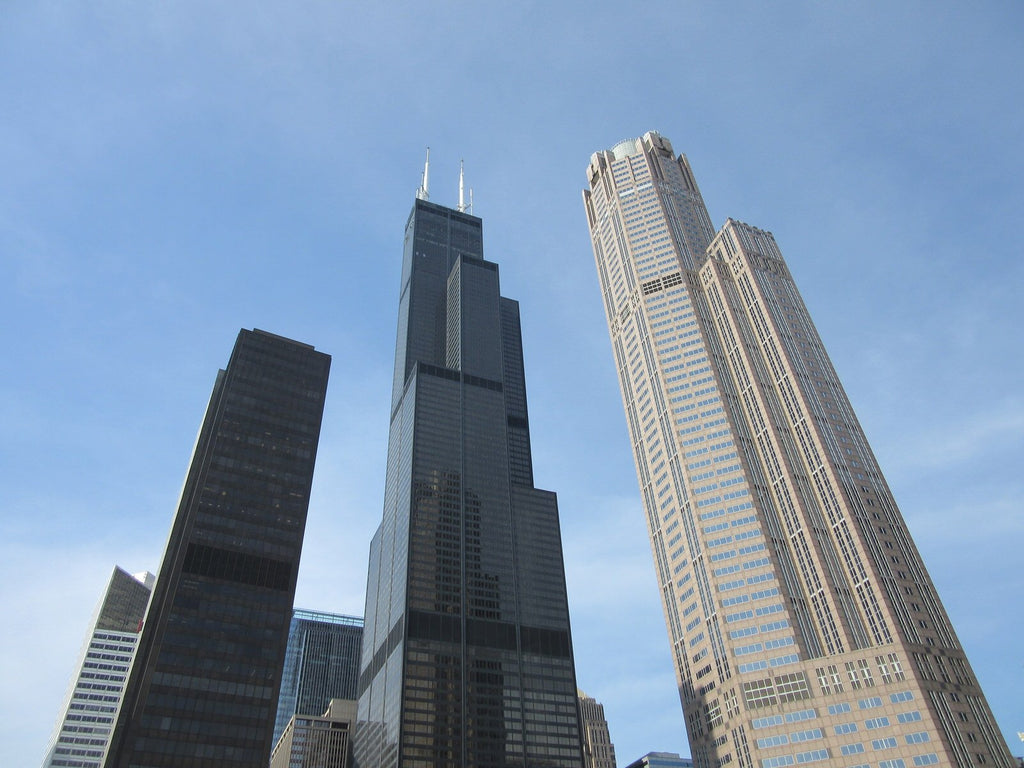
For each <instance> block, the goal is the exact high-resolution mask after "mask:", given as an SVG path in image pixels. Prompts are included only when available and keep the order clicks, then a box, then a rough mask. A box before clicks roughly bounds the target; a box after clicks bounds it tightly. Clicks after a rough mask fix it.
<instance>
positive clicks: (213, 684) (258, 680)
mask: <svg viewBox="0 0 1024 768" xmlns="http://www.w3.org/2000/svg"><path fill="white" fill-rule="evenodd" d="M329 368H330V357H328V356H327V355H325V354H323V353H321V352H317V351H316V350H314V349H313V347H310V346H308V345H306V344H300V343H298V342H295V341H290V340H288V339H283V338H281V337H279V336H275V335H273V334H269V333H266V332H263V331H258V330H257V331H247V330H243V331H241V332H240V333H239V335H238V340H237V342H236V343H235V347H234V350H233V351H232V353H231V359H230V361H229V362H228V365H227V368H226V369H225V370H223V371H221V372H220V373H219V374H218V376H217V381H216V384H215V386H214V390H213V395H212V397H211V398H210V403H209V406H208V407H207V411H206V416H205V418H204V420H203V424H202V427H201V429H200V431H199V436H198V439H197V440H196V445H195V449H194V452H193V456H192V463H191V466H190V467H189V470H188V474H187V476H186V478H185V484H184V487H183V489H182V494H181V501H180V503H179V506H178V511H177V514H176V515H175V517H174V522H173V524H172V527H171V533H170V536H169V537H168V542H167V549H166V550H165V552H164V557H163V561H162V563H161V566H160V572H159V575H158V577H157V581H156V586H155V587H154V590H153V598H152V601H151V603H150V606H149V611H148V612H147V614H146V620H145V624H144V625H143V628H142V633H141V635H140V638H139V647H138V652H137V655H136V660H135V663H134V664H133V666H132V671H131V675H130V677H129V680H128V685H127V687H126V690H125V696H124V701H123V703H122V706H121V709H120V711H119V713H118V723H117V727H116V729H115V732H114V736H113V738H112V741H111V747H110V751H109V754H108V756H107V759H106V762H105V765H106V766H107V767H108V768H129V767H130V766H152V767H153V768H157V767H158V766H166V767H167V768H172V767H173V768H180V767H181V766H186V765H187V766H190V768H207V767H209V768H214V766H216V767H217V768H226V767H229V766H239V767H241V766H246V768H253V767H254V766H265V765H267V763H268V761H269V759H270V751H271V747H272V743H271V737H272V735H273V730H274V715H275V711H276V705H277V699H278V694H279V690H280V684H281V668H282V664H283V662H284V651H285V644H286V642H287V639H288V622H289V620H290V618H291V614H292V600H293V597H294V595H295V579H296V575H297V572H298V566H299V554H300V551H301V548H302V536H303V532H304V530H305V525H306V511H307V507H308V504H309V490H310V484H311V482H312V478H313V465H314V462H315V459H316V450H317V442H318V440H319V436H320V421H321V417H322V415H323V407H324V394H325V392H326V389H327V375H328V370H329Z"/></svg>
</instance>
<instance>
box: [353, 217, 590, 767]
mask: <svg viewBox="0 0 1024 768" xmlns="http://www.w3.org/2000/svg"><path fill="white" fill-rule="evenodd" d="M359 691H360V694H359V723H358V725H357V731H356V747H355V748H356V759H357V761H358V763H359V765H360V766H361V768H385V767H386V768H392V767H394V766H403V767H406V766H431V767H435V766H451V767H452V768H456V767H461V766H470V765H471V766H474V767H475V768H488V767H490V766H495V767H497V766H501V767H502V768H507V767H508V766H533V765H545V766H565V768H569V767H570V766H571V767H572V768H578V766H579V765H580V764H581V761H582V751H581V745H580V733H579V725H578V720H577V712H576V680H575V670H574V666H573V656H572V644H571V641H570V635H569V611H568V604H567V600H566V593H565V572H564V568H563V563H562V548H561V536H560V532H559V523H558V507H557V502H556V499H555V495H554V494H553V493H551V492H549V491H543V490H539V489H536V488H534V487H533V469H532V460H531V457H530V431H529V421H528V414H527V407H526V383H525V378H524V374H523V355H522V340H521V335H520V328H519V306H518V304H517V303H516V302H514V301H511V300H509V299H506V298H503V297H502V296H501V295H500V290H499V285H498V266H497V264H494V263H493V262H489V261H485V260H484V259H483V240H482V223H481V221H480V219H478V218H476V217H475V216H470V215H467V214H465V213H461V212H458V211H455V210H452V209H449V208H444V207H442V206H439V205H435V204H433V203H430V202H428V201H426V200H422V199H418V200H417V201H416V203H415V206H414V208H413V211H412V214H411V215H410V217H409V221H408V224H407V227H406V235H405V253H404V259H403V266H402V280H401V291H400V300H399V320H398V345H397V350H396V354H395V377H394V390H393V397H392V414H391V433H390V439H389V446H388V465H387V476H386V483H385V492H384V515H383V520H382V522H381V525H380V527H379V528H378V530H377V532H376V534H375V535H374V537H373V541H372V543H371V547H370V567H369V575H368V585H367V597H366V627H365V630H364V640H363V656H362V671H361V675H360V684H359Z"/></svg>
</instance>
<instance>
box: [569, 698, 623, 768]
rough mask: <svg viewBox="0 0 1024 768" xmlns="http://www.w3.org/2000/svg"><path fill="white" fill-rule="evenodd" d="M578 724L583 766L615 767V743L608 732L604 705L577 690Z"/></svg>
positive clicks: (587, 767) (592, 767) (589, 767)
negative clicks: (580, 729) (581, 738)
mask: <svg viewBox="0 0 1024 768" xmlns="http://www.w3.org/2000/svg"><path fill="white" fill-rule="evenodd" d="M577 694H578V695H579V706H580V726H581V727H582V728H583V756H584V758H585V759H584V763H583V766H584V768H615V745H614V744H612V737H611V734H610V733H609V732H608V721H607V720H606V719H605V716H604V705H603V704H601V702H599V701H598V700H597V699H595V698H593V697H592V696H587V694H585V693H584V692H583V691H577Z"/></svg>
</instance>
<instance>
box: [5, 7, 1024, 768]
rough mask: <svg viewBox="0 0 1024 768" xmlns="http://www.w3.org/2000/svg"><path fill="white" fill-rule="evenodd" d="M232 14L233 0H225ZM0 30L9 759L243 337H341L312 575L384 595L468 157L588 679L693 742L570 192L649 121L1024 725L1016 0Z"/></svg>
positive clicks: (128, 560) (19, 757)
mask: <svg viewBox="0 0 1024 768" xmlns="http://www.w3.org/2000/svg"><path fill="white" fill-rule="evenodd" d="M210 6H213V7H210ZM0 16H2V21H0V105H3V106H2V115H3V117H2V119H0V169H2V171H0V340H2V349H3V364H2V367H0V388H2V389H0V393H2V397H0V418H2V423H3V424H4V425H5V428H4V433H5V435H4V436H5V439H4V440H2V441H0V481H2V487H3V488H4V489H5V499H4V503H3V504H2V505H0V583H3V584H4V585H6V586H5V588H4V589H3V591H2V593H0V612H2V615H3V616H4V617H5V621H4V622H3V623H2V626H0V651H2V652H0V679H2V680H3V686H4V689H5V691H7V692H8V695H7V696H4V697H3V700H2V701H0V729H2V733H0V745H2V746H0V762H2V763H3V764H5V765H12V766H13V765H32V764H36V763H38V762H39V761H40V760H41V758H42V755H43V751H44V748H45V743H46V739H47V736H48V735H49V732H50V729H51V727H52V724H53V721H54V719H55V718H56V715H57V711H58V707H59V705H60V702H61V699H62V696H63V694H64V691H65V688H66V685H67V682H68V679H69V676H70V675H71V672H72V668H73V666H74V663H75V658H76V655H77V653H78V651H79V649H80V646H81V643H82V640H83V635H84V632H85V630H86V627H87V624H88V621H89V617H90V614H91V612H92V611H93V609H94V607H95V604H96V601H97V600H98V598H99V596H100V593H101V591H102V589H103V588H104V586H105V584H106V581H107V579H108V578H109V574H110V570H111V569H112V567H113V566H114V565H115V564H119V565H121V566H123V567H125V568H127V569H129V570H132V571H138V570H143V569H149V570H156V568H157V566H158V564H159V558H160V555H161V552H162V549H163V545H164V541H165V537H166V535H167V531H168V529H169V526H170V521H171V517H172V515H173V512H174V509H175V505H176V502H177V495H178V491H179V488H180V484H181V481H182V478H183V477H184V473H185V469H186V466H187V463H188V459H189V453H190V450H191V447H192V441H193V439H194V437H195V433H196V430H197V428H198V426H199V421H200V418H201V416H202V412H203V409H204V407H205V404H206V400H207V398H208V396H209V392H210V389H211V387H212V384H213V379H214V375H215V373H216V370H217V369H218V368H219V367H222V366H223V365H224V364H225V363H226V362H227V358H228V354H229V352H230V349H231V345H232V343H233V340H234V337H235V335H236V333H237V331H238V329H239V328H240V327H247V328H252V327H258V328H263V329H266V330H269V331H273V332H275V333H279V334H282V335H286V336H290V337H293V338H296V339H300V340H302V341H305V342H308V343H311V344H314V345H315V346H316V347H317V348H318V349H321V350H323V351H325V352H328V353H330V354H331V355H333V357H334V364H333V370H332V380H331V384H330V391H329V396H328V404H327V410H326V414H325V421H324V429H323V436H322V441H321V448H320V456H319V461H318V465H317V471H316V479H315V485H314V494H313V499H312V504H311V508H310V515H309V524H308V528H307V537H306V547H305V550H304V555H303V562H302V567H301V570H300V575H299V587H298V595H297V605H299V606H301V607H305V608H311V609H320V610H330V611H339V612H344V613H352V614H361V613H362V610H363V590H364V584H365V571H366V554H367V547H368V542H369V537H370V536H371V534H372V532H373V530H374V528H375V527H376V525H377V523H378V521H379V517H380V510H381V499H382V492H383V477H384V459H385V447H386V434H387V420H388V405H387V404H388V402H389V398H390V392H389V388H390V383H391V366H392V361H393V349H394V332H395V321H396V309H397V299H398V296H397V294H398V269H399V261H400V257H401V242H402V228H403V226H404V223H405V220H406V217H407V215H408V212H409V209H410V206H411V204H412V199H413V194H414V191H415V189H416V186H417V185H418V183H419V178H420V171H421V169H422V160H423V152H424V149H425V147H426V146H427V145H429V146H430V147H431V157H432V161H433V162H432V167H431V193H432V195H431V197H432V200H434V201H435V202H439V203H442V204H449V205H454V204H455V202H456V201H457V174H458V165H459V160H460V159H462V158H464V159H465V163H466V174H467V183H468V184H469V185H471V186H472V187H473V188H474V191H475V202H476V209H475V212H476V213H477V214H478V215H480V216H482V217H483V219H484V230H485V253H486V255H487V257H488V258H490V259H491V260H494V261H496V262H498V263H499V264H500V265H501V278H502V287H503V292H504V294H505V295H507V296H510V297H512V298H516V299H518V300H519V301H520V303H521V310H522V316H523V334H524V344H525V354H526V367H527V379H528V386H529V401H530V412H531V426H532V430H533V445H534V463H535V473H536V478H537V484H538V486H540V487H544V488H548V489H551V490H554V491H557V492H558V494H559V504H560V509H561V515H562V530H563V538H564V547H565V552H566V569H567V576H568V580H569V597H570V605H571V610H572V620H573V635H574V645H575V651H576V658H577V675H578V678H579V683H580V686H581V687H582V688H583V689H584V690H586V691H587V692H588V693H589V694H591V695H593V696H595V697H596V698H597V699H598V700H600V701H602V702H603V703H604V705H605V710H606V713H607V715H608V719H609V724H610V727H611V734H612V738H613V740H614V742H615V744H616V749H617V753H618V756H619V760H620V762H621V763H623V764H625V763H626V762H628V761H630V760H633V759H635V758H636V757H638V756H640V755H641V754H643V753H645V752H648V751H651V750H665V751H678V752H681V753H682V754H688V751H689V750H688V747H687V744H686V737H685V732H684V728H683V723H682V716H681V713H680V708H679V704H678V698H677V696H676V692H675V683H674V678H673V673H672V668H671V662H670V658H669V653H668V641H667V638H666V633H665V630H664V624H663V620H662V615H661V608H660V605H659V602H658V598H657V590H656V587H655V580H654V572H653V567H652V564H651V559H650V551H649V547H648V544H647V537H646V532H645V530H644V523H643V516H642V514H641V510H640V500H639V494H638V491H637V487H636V479H635V475H634V472H633V466H632V459H631V456H630V453H629V447H628V443H627V437H626V430H625V424H624V419H623V416H622V411H621V404H620V399H619V394H618V388H617V382H616V380H615V375H614V369H613V364H612V357H611V352H610V347H609V343H608V337H607V331H606V327H605V322H604V317H603V311H602V307H601V303H600V300H599V295H598V287H597V279H596V275H595V271H594V266H593V256H592V252H591V249H590V243H589V239H588V236H587V231H586V220H585V217H584V214H583V209H582V204H581V200H580V190H581V188H582V187H583V185H584V183H585V177H584V170H585V168H586V165H587V162H588V160H589V157H590V154H591V153H592V152H594V151H595V150H598V149H603V148H608V147H611V146H612V145H613V144H615V143H616V142H618V141H619V140H621V139H623V138H627V137H632V136H636V135H639V134H641V133H643V132H644V131H646V130H650V129H655V130H658V131H660V132H662V133H663V134H665V135H666V136H668V137H669V138H670V139H671V140H672V142H673V144H674V146H675V148H676V150H677V151H679V152H685V153H686V154H687V155H688V157H689V158H690V161H691V163H692V164H693V167H694V170H695V173H696V175H697V179H698V182H699V184H700V186H701V189H702V191H703V193H704V197H705V200H706V202H707V204H708V208H709V210H710V213H711V217H712V220H713V222H714V223H715V224H716V226H717V225H721V223H722V222H724V220H725V218H726V217H728V216H731V217H733V218H737V219H740V220H743V221H747V222H749V223H751V224H754V225H755V226H759V227H762V228H764V229H768V230H771V231H772V232H773V233H774V234H775V237H776V239H777V240H778V242H779V245H780V247H781V248H782V251H783V254H784V255H785V256H786V258H787V261H788V262H789V265H790V268H791V270H792V272H793V273H794V275H795V277H796V280H797V283H798V285H799V286H800V289H801V291H802V293H803V296H804V299H805V301H806V303H807V304H808V306H809V308H810V311H811V313H812V315H813V317H814V318H815V321H816V323H817V325H818V329H819V331H820V333H821V335H822V337H823V338H824V341H825V343H826V345H827V347H828V349H829V351H830V353H831V355H832V357H833V361H834V363H835V365H836V367H837V369H838V371H839V374H840V376H841V378H842V379H843V382H844V384H845V385H846V388H847V391H848V393H849V395H850V398H851V400H852V402H853V404H854V407H855V409H856V410H857V413H858V415H859V416H860V418H861V421H862V423H863V426H864V428H865V430H866V432H867V434H868V437H869V439H870V441H871V443H872V446H873V448H874V450H875V452H876V454H877V455H878V458H879V460H880V462H881V465H882V468H883V470H884V471H885V473H886V476H887V479H888V481H889V483H890V485H891V486H892V488H893V491H894V493H895V496H896V499H897V501H898V502H899V504H900V506H901V508H902V511H903V514H904V516H905V517H906V518H907V520H908V523H909V525H910V529H911V532H912V533H913V535H914V537H915V540H916V542H917V545H918V547H919V549H920V550H921V552H922V554H923V556H924V559H925V562H926V564H927V565H928V567H929V569H930V572H931V575H932V578H933V580H934V581H935V582H936V584H937V586H938V588H939V592H940V595H941V596H942V598H943V600H944V602H945V605H946V608H947V610H948V612H949V613H950V615H951V617H952V620H953V622H954V624H955V625H956V627H957V630H958V632H959V634H960V638H961V641H962V642H963V644H964V646H965V647H966V649H967V651H968V655H969V657H970V659H971V661H972V663H973V665H974V668H975V670H976V672H977V674H978V676H979V678H980V680H981V683H982V686H983V688H984V689H985V691H986V693H987V695H988V697H989V701H990V703H991V705H992V707H993V709H994V710H995V714H996V717H997V719H998V721H999V724H1000V726H1001V727H1002V729H1003V731H1004V734H1005V735H1006V737H1007V739H1008V740H1010V739H1012V741H1011V742H1010V744H1011V750H1012V751H1013V752H1014V753H1015V754H1020V753H1022V752H1024V745H1022V744H1021V743H1020V742H1019V741H1018V740H1017V738H1016V732H1017V731H1018V730H1024V706H1022V704H1021V702H1022V699H1021V696H1020V690H1021V688H1022V686H1024V653H1022V650H1021V643H1020V640H1019V637H1020V624H1019V621H1020V616H1021V614H1022V611H1021V609H1022V605H1024V598H1022V597H1021V596H1022V594H1024V576H1022V573H1021V569H1020V566H1019V559H1020V552H1021V545H1022V543H1024V516H1022V514H1021V500H1022V498H1024V478H1022V472H1021V466H1022V458H1024V393H1022V391H1021V383H1022V374H1024V362H1022V360H1024V356H1022V354H1021V353H1022V341H1021V336H1020V328H1021V327H1022V326H1024V310H1022V302H1021V301H1020V299H1019V294H1020V290H1021V287H1022V286H1024V266H1022V259H1021V255H1022V254H1021V251H1022V246H1021V238H1020V236H1019V233H1018V227H1017V224H1018V223H1019V222H1020V219H1021V211H1022V210H1024V183H1022V181H1021V179H1022V178H1024V149H1022V147H1024V143H1022V141H1021V137H1022V136H1024V80H1022V78H1021V76H1020V72H1021V71H1024V49H1022V48H1021V45H1020V40H1021V38H1022V32H1024V6H1022V5H1021V4H1020V3H1014V2H989V3H982V4H976V5H972V6H969V7H968V6H964V5H962V4H956V3H951V2H928V3H925V2H903V3H899V4H883V3H874V2H866V3H820V4H819V3H810V2H808V3H795V2H781V3H771V4H762V3H755V2H734V3H730V4H715V3H706V4H698V3H693V2H678V1H677V2H661V1H659V0H653V1H652V2H646V3H644V4H642V5H640V4H636V5H635V6H634V4H627V3H622V4H610V3H605V2H585V3H584V2H563V3H553V4H552V3H540V2H529V1H527V2H520V3H505V4H500V5H499V4H492V3H481V2H477V3H468V2H466V3H462V2H436V3H408V2H393V3H387V4H379V5H378V6H374V7H369V5H368V4H366V5H363V4H357V3H351V2H349V3H345V2H333V3H332V2H298V3H265V2H254V3H247V4H242V3H237V4H234V3H221V4H208V3H198V2H195V3H193V2H178V3H134V2H127V0H126V1H125V2H96V3H90V4H72V3H62V2H45V3H43V2H41V3H30V2H21V3H19V2H16V1H15V2H11V3H8V4H5V7H4V9H3V11H2V14H0Z"/></svg>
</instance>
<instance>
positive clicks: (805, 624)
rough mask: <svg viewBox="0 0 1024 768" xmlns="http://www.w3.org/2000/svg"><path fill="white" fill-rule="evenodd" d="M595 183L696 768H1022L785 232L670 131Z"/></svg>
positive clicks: (617, 342) (626, 149)
mask: <svg viewBox="0 0 1024 768" xmlns="http://www.w3.org/2000/svg"><path fill="white" fill-rule="evenodd" d="M588 179H589V182H590V184H589V189H587V190H586V191H584V203H585V207H586V213H587V217H588V222H589V226H590V232H591V239H592V244H593V248H594V255H595V260H596V264H597V270H598V276H599V280H600V284H601V291H602V297H603V301H604V305H605V310H606V314H607V318H608V326H609V331H610V335H611V343H612V350H613V354H614V359H615V365H616V369H617V372H618V376H619V382H620V385H621V390H622V397H623V405H624V407H625V413H626V421H627V425H628V428H629V435H630V440H631V442H632V447H633V454H634V459H635V463H636V469H637V476H638V480H639V483H640V490H641V495H642V499H643V506H644V512H645V515H646V519H647V526H648V531H649V534H650V537H651V546H652V553H653V556H654V561H655V567H656V572H657V576H658V583H659V587H660V589H661V596H662V602H663V605H664V608H665V615H666V622H667V625H668V631H669V637H670V640H671V643H672V652H673V658H674V661H675V667H676V674H677V680H678V684H679V690H680V697H681V700H682V704H683V710H684V715H685V721H686V726H687V730H688V734H689V737H690V744H691V749H692V754H693V759H694V762H695V764H696V765H697V766H699V767H700V768H710V767H712V766H713V767H714V768H718V766H721V765H725V764H729V763H735V764H737V765H739V766H751V767H753V766H758V768H777V766H786V765H795V764H803V763H817V762H821V763H827V764H829V765H837V766H839V765H845V766H851V767H853V766H864V765H872V766H881V768H900V767H901V766H922V765H930V764H942V765H959V766H968V765H999V766H1008V765H1010V757H1009V753H1008V751H1007V748H1006V744H1005V743H1004V742H1003V741H1002V739H1001V738H1000V737H999V735H998V731H997V729H996V727H995V722H994V719H993V717H992V714H991V712H990V711H989V708H988V706H987V704H986V703H985V700H984V697H983V695H982V692H981V690H980V688H979V687H978V683H977V680H976V678H975V677H974V674H973V673H972V671H971V669H970V667H969V665H968V662H967V659H966V657H965V655H964V652H963V649H962V648H961V646H960V644H959V641H958V640H957V638H956V634H955V632H954V630H953V627H952V625H951V624H950V621H949V619H948V617H947V616H946V614H945V612H944V610H943V608H942V604H941V602H940V601H939V598H938V596H937V594H936V591H935V587H934V585H933V584H932V582H931V580H930V578H929V577H928V574H927V571H926V570H925V567H924V565H923V563H922V561H921V558H920V556H919V555H918V553H917V550H916V548H915V547H914V544H913V541H912V540H911V538H910V535H909V533H908V531H907V527H906V525H905V523H904V521H903V518H902V516H901V514H900V512H899V509H898V508H897V506H896V503H895V501H894V500H893V497H892V494H891V492H890V491H889V488H888V486H887V485H886V483H885V479H884V477H883V476H882V473H881V471H880V469H879V467H878V465H877V462H876V461H875V458H874V455H873V454H872V452H871V449H870V447H869V446H868V444H867V441H866V439H865V437H864V433H863V431H862V430H861V428H860V425H859V423H858V422H857V418H856V416H855V415H854V412H853V409H852V407H851V406H850V403H849V400H848V399H847V397H846V393H845V392H844V390H843V388H842V385H841V384H840V382H839V379H838V377H837V375H836V372H835V370H834V368H833V366H832V364H831V362H830V360H829V358H828V354H827V352H826V350H825V348H824V345H823V344H822V342H821V339H820V337H819V336H818V333H817V331H816V330H815V327H814V324H813V322H812V320H811V318H810V315H809V314H808V312H807V308H806V306H805V305H804V303H803V300H802V299H801V297H800V293H799V291H798V290H797V287H796V285H795V283H794V281H793V278H792V275H791V274H790V272H789V268H788V267H787V265H786V263H785V261H784V259H783V257H782V254H781V253H780V251H779V248H778V246H777V245H776V243H775V240H774V238H773V237H772V235H771V233H769V232H765V231H763V230H760V229H757V228H755V227H752V226H749V225H746V224H743V223H740V222H737V221H734V220H731V219H730V220H728V221H727V222H726V224H725V226H724V227H723V228H722V229H721V230H720V231H719V232H718V233H717V234H715V233H713V231H712V229H711V225H710V219H709V217H708V214H707V211H706V210H705V207H704V203H703V199H702V198H701V195H700V191H699V190H698V188H697V184H696V181H695V179H694V176H693V173H692V171H691V169H690V165H689V163H688V161H687V159H686V158H685V157H684V156H676V155H675V154H674V152H673V150H672V147H671V144H670V143H669V142H668V140H666V139H665V138H664V137H662V136H660V135H658V134H656V133H648V134H645V135H644V136H643V137H641V138H640V139H635V140H633V139H630V140H627V141H624V142H621V143H620V144H618V145H617V146H615V147H614V148H613V149H611V150H609V151H602V152H598V153H595V154H594V155H593V157H592V158H591V162H590V166H589V168H588Z"/></svg>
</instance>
